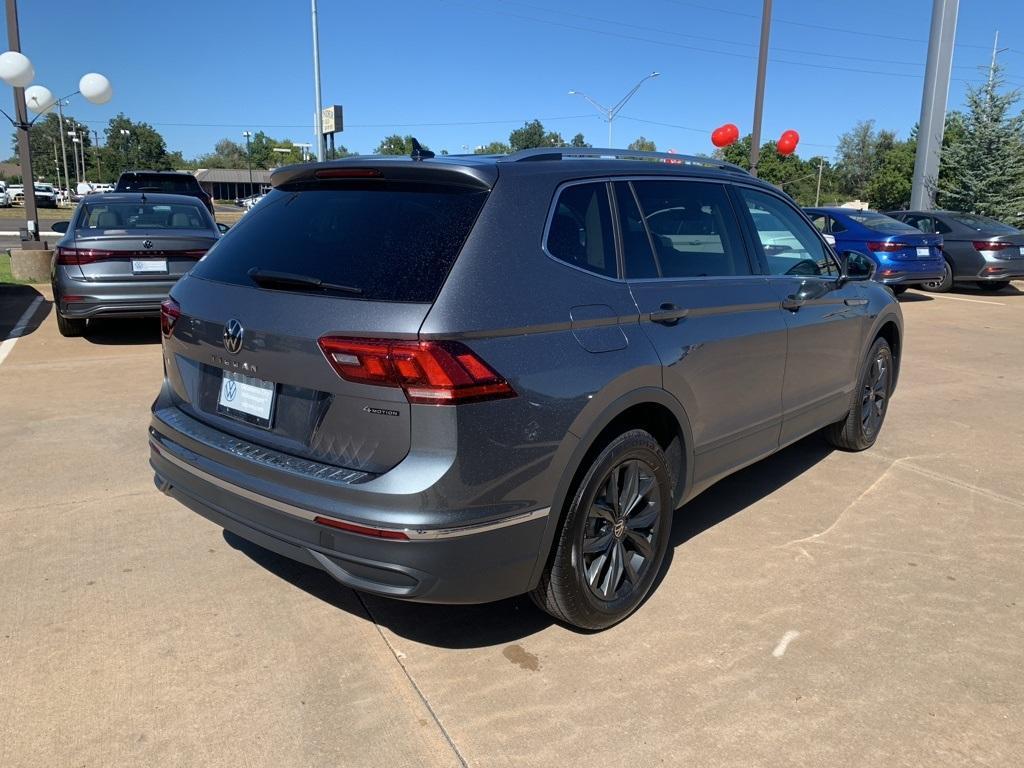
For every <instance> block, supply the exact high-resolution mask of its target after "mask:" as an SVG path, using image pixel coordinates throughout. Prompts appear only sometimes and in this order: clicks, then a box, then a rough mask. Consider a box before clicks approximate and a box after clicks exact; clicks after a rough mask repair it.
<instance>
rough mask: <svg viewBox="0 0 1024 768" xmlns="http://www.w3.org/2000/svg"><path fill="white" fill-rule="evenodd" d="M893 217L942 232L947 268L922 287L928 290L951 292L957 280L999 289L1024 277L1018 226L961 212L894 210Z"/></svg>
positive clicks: (1023, 245) (1023, 238)
mask: <svg viewBox="0 0 1024 768" xmlns="http://www.w3.org/2000/svg"><path fill="white" fill-rule="evenodd" d="M889 216H892V217H893V218H896V219H899V220H900V221H903V222H906V223H907V224H909V225H911V226H912V227H915V228H917V229H918V230H920V231H921V232H935V233H937V234H940V235H942V240H943V246H942V249H943V255H944V256H945V257H946V258H945V269H944V271H943V275H942V277H941V278H940V279H939V280H935V281H933V282H930V283H925V284H924V285H922V286H921V287H922V288H924V289H925V290H927V291H934V292H942V291H948V290H950V289H951V288H952V287H953V285H954V284H955V283H973V284H974V285H976V286H977V287H978V288H980V289H981V290H983V291H999V290H1002V289H1003V288H1005V287H1006V286H1008V285H1009V284H1010V281H1011V280H1016V279H1020V278H1024V232H1021V230H1019V229H1017V228H1016V227H1011V226H1010V225H1008V224H1003V223H1002V222H1001V221H996V220H995V219H990V218H988V217H987V216H979V215H977V214H975V213H960V212H958V211H890V212H889Z"/></svg>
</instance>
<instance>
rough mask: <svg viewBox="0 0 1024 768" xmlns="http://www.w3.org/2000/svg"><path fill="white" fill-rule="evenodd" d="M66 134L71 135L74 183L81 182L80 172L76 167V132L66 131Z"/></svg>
mask: <svg viewBox="0 0 1024 768" xmlns="http://www.w3.org/2000/svg"><path fill="white" fill-rule="evenodd" d="M68 136H70V137H71V157H72V158H73V159H74V161H75V184H81V183H82V174H81V173H80V172H79V168H78V134H77V133H75V132H74V131H68Z"/></svg>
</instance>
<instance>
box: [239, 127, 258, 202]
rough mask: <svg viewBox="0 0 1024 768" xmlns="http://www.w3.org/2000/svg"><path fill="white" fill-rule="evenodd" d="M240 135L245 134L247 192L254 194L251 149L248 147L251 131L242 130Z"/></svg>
mask: <svg viewBox="0 0 1024 768" xmlns="http://www.w3.org/2000/svg"><path fill="white" fill-rule="evenodd" d="M242 135H243V136H245V163H246V165H248V166H249V194H250V195H254V194H256V193H255V192H254V191H253V188H252V150H251V149H250V148H249V138H250V137H251V136H252V131H242Z"/></svg>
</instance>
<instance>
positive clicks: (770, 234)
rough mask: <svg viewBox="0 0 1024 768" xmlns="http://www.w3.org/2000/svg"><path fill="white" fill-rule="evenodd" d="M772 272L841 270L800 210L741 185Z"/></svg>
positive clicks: (800, 272) (809, 272)
mask: <svg viewBox="0 0 1024 768" xmlns="http://www.w3.org/2000/svg"><path fill="white" fill-rule="evenodd" d="M738 189H739V190H740V194H741V195H742V196H743V199H744V201H745V202H746V204H747V208H748V209H749V210H750V216H751V218H752V219H753V221H754V227H755V228H756V229H757V235H758V237H759V238H760V241H761V248H762V249H763V251H764V255H765V259H766V260H767V261H768V272H769V274H772V275H829V276H835V275H838V274H839V270H838V268H837V267H836V265H835V262H833V261H832V258H831V257H830V256H829V255H828V249H827V248H826V247H825V244H824V243H823V242H822V241H821V238H820V237H818V235H817V233H815V231H814V228H813V227H811V226H810V225H809V224H808V223H807V222H806V221H804V219H803V218H802V217H801V216H800V214H798V213H797V211H796V209H795V208H793V207H792V206H790V205H788V204H787V203H785V202H784V201H782V200H780V199H779V198H777V197H775V196H774V195H769V194H766V193H764V192H759V191H757V190H755V189H749V188H747V187H739V188H738Z"/></svg>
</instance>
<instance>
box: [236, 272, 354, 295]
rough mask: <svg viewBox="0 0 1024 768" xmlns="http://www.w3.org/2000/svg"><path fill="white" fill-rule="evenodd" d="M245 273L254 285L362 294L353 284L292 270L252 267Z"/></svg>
mask: <svg viewBox="0 0 1024 768" xmlns="http://www.w3.org/2000/svg"><path fill="white" fill-rule="evenodd" d="M246 274H248V275H249V277H250V278H251V279H252V281H253V282H254V283H256V285H258V286H260V287H261V288H282V289H284V290H288V289H292V290H303V289H306V290H310V289H312V290H316V291H337V292H339V293H350V294H352V295H354V296H358V295H360V294H362V292H363V289H362V288H357V287H355V286H354V285H341V284H340V283H328V282H325V281H323V280H321V279H320V278H319V277H312V276H310V275H296V274H294V273H292V272H275V271H274V270H271V269H260V268H259V267H253V268H252V269H250V270H249V271H248V272H247V273H246Z"/></svg>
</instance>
